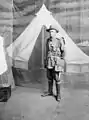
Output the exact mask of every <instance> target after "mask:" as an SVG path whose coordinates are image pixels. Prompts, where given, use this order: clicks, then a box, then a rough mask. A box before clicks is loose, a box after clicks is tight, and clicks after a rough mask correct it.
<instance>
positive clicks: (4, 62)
mask: <svg viewBox="0 0 89 120" xmlns="http://www.w3.org/2000/svg"><path fill="white" fill-rule="evenodd" d="M0 55H1V58H0V87H8V86H10V85H11V87H12V88H14V87H15V85H14V79H13V75H12V70H11V66H10V61H9V57H8V55H7V53H6V51H5V48H4V38H3V37H2V36H0Z"/></svg>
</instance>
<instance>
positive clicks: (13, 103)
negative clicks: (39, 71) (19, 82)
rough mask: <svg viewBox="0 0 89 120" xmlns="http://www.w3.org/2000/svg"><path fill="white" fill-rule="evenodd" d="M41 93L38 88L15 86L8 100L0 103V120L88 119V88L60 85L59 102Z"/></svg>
mask: <svg viewBox="0 0 89 120" xmlns="http://www.w3.org/2000/svg"><path fill="white" fill-rule="evenodd" d="M54 93H55V87H54ZM41 94H42V91H41V90H40V89H36V88H25V87H16V89H15V90H13V92H12V96H11V98H10V99H9V100H8V102H7V103H0V120H89V91H88V89H85V88H83V87H79V88H77V89H75V88H73V86H72V87H66V88H65V87H63V85H61V96H62V99H61V101H60V103H58V102H57V101H56V100H55V98H54V97H51V96H50V97H45V98H43V97H41Z"/></svg>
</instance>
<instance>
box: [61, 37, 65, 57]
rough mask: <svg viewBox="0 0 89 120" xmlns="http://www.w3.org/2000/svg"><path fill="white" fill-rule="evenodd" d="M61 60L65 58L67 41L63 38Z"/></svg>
mask: <svg viewBox="0 0 89 120" xmlns="http://www.w3.org/2000/svg"><path fill="white" fill-rule="evenodd" d="M60 41H61V58H64V57H65V40H64V38H61V40H60Z"/></svg>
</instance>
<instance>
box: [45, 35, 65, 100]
mask: <svg viewBox="0 0 89 120" xmlns="http://www.w3.org/2000/svg"><path fill="white" fill-rule="evenodd" d="M52 39H53V38H51V37H50V38H48V39H47V44H46V68H47V78H48V85H49V87H48V93H49V94H48V95H53V91H52V90H53V80H55V82H56V92H57V99H58V100H59V99H60V98H61V96H60V84H59V83H60V78H59V73H60V72H63V71H64V60H63V59H64V41H62V40H63V39H62V38H60V39H58V38H55V40H52Z"/></svg>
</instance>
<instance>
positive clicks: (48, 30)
mask: <svg viewBox="0 0 89 120" xmlns="http://www.w3.org/2000/svg"><path fill="white" fill-rule="evenodd" d="M51 30H55V31H56V32H57V33H58V32H59V31H58V30H57V29H55V28H49V29H46V31H47V32H50V31H51Z"/></svg>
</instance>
